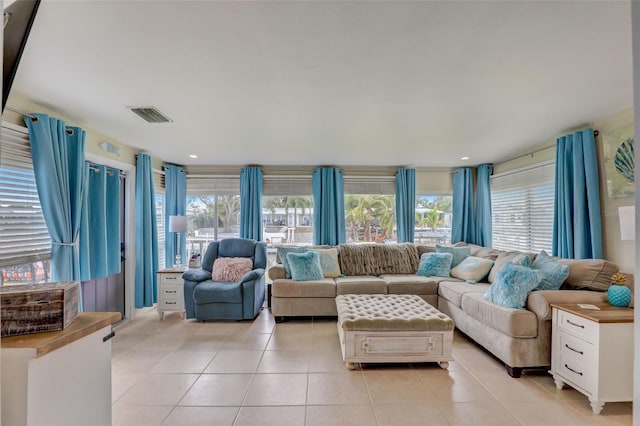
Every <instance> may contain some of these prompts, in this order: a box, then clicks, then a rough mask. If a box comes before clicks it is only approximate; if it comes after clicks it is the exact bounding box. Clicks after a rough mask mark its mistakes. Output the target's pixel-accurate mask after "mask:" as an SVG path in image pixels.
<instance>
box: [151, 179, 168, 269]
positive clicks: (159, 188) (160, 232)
mask: <svg viewBox="0 0 640 426" xmlns="http://www.w3.org/2000/svg"><path fill="white" fill-rule="evenodd" d="M164 189H165V186H164V172H161V171H158V170H154V171H153V191H154V193H155V197H156V199H155V202H156V233H157V238H158V267H159V268H160V269H162V268H164V267H165V263H164V262H165V250H164V249H165V247H164V246H165V232H164Z"/></svg>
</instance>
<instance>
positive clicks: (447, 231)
mask: <svg viewBox="0 0 640 426" xmlns="http://www.w3.org/2000/svg"><path fill="white" fill-rule="evenodd" d="M452 204H453V197H452V196H451V195H419V196H417V197H416V229H415V238H414V240H415V242H416V243H419V244H428V245H435V244H449V243H451V206H452Z"/></svg>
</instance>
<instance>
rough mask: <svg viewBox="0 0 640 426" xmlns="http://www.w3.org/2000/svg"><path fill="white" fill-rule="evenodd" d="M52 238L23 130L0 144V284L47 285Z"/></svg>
mask: <svg viewBox="0 0 640 426" xmlns="http://www.w3.org/2000/svg"><path fill="white" fill-rule="evenodd" d="M50 258H51V238H50V236H49V232H48V230H47V226H46V224H45V221H44V216H43V215H42V209H41V207H40V200H39V199H38V190H37V188H36V182H35V177H34V174H33V163H32V161H31V148H30V146H29V135H28V131H27V129H26V128H21V127H19V126H12V125H3V126H2V139H1V140H0V271H1V272H2V273H1V275H0V284H3V285H6V284H18V283H40V282H47V281H49V259H50Z"/></svg>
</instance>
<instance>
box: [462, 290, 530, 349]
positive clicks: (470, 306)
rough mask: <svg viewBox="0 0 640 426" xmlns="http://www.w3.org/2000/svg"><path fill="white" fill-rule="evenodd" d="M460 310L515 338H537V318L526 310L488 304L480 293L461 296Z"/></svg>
mask: <svg viewBox="0 0 640 426" xmlns="http://www.w3.org/2000/svg"><path fill="white" fill-rule="evenodd" d="M462 310H463V311H464V312H465V314H467V315H469V316H471V317H472V318H475V319H477V320H478V321H480V322H482V323H483V324H486V325H488V326H489V327H491V328H493V329H495V330H498V331H500V332H501V333H504V334H506V335H507V336H511V337H517V338H534V337H537V336H538V318H537V317H536V314H534V313H533V312H531V311H527V310H526V309H511V308H504V307H502V306H500V305H496V304H495V303H493V302H489V301H488V300H485V299H484V298H483V297H482V293H466V294H464V295H463V296H462Z"/></svg>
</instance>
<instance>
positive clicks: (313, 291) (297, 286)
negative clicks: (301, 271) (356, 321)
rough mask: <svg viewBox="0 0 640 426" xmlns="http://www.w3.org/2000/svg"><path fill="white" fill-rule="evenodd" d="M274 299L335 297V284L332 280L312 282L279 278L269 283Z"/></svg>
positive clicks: (325, 279)
mask: <svg viewBox="0 0 640 426" xmlns="http://www.w3.org/2000/svg"><path fill="white" fill-rule="evenodd" d="M271 295H272V296H274V297H336V283H335V281H334V280H333V278H323V279H321V280H313V281H293V280H289V279H284V278H281V279H279V280H276V281H274V282H273V283H271Z"/></svg>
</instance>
